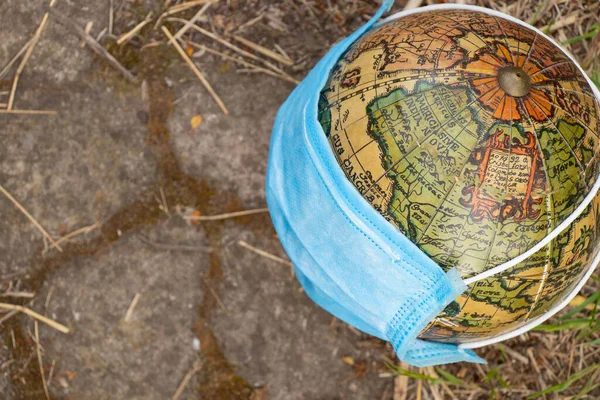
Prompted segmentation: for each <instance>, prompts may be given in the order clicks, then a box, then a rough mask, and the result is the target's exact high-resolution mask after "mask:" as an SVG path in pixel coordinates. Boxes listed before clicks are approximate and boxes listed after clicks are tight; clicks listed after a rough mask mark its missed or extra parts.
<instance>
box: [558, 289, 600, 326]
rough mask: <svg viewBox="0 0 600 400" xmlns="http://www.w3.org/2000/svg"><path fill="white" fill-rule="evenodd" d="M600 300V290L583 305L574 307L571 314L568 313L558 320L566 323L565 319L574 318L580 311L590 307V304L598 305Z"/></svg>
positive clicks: (570, 311)
mask: <svg viewBox="0 0 600 400" xmlns="http://www.w3.org/2000/svg"><path fill="white" fill-rule="evenodd" d="M598 299H600V290H598V291H596V292H594V294H592V295H591V296H590V297H588V298H587V299H585V301H584V302H583V303H581V304H580V305H578V306H577V307H573V308H572V309H570V310H569V312H567V313H566V314H565V315H563V316H562V317H560V318H559V319H558V320H559V321H564V320H565V319H568V318H570V317H572V316H573V315H575V314H577V313H578V312H579V311H581V310H583V309H584V308H586V307H587V306H588V304H591V303H596V302H597V301H598Z"/></svg>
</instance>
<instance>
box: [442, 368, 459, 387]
mask: <svg viewBox="0 0 600 400" xmlns="http://www.w3.org/2000/svg"><path fill="white" fill-rule="evenodd" d="M435 370H436V371H437V373H438V374H440V375H441V376H442V377H444V380H445V381H446V383H448V384H451V385H457V386H464V385H465V382H464V381H463V380H462V379H460V378H458V377H456V376H454V375H452V374H451V373H450V372H448V371H444V370H443V369H441V368H440V367H435Z"/></svg>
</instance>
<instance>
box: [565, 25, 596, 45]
mask: <svg viewBox="0 0 600 400" xmlns="http://www.w3.org/2000/svg"><path fill="white" fill-rule="evenodd" d="M599 32H600V25H598V24H594V25H592V29H591V30H590V31H589V32H586V33H584V34H583V35H579V36H575V37H572V38H570V39H567V40H565V41H564V42H562V43H561V44H562V45H563V46H566V45H569V44H573V43H577V42H580V41H582V40H585V39H589V38H593V37H595V36H596V35H597V34H598V33H599Z"/></svg>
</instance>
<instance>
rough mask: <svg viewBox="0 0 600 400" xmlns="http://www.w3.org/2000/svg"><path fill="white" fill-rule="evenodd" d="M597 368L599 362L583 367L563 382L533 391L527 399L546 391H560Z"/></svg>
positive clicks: (541, 394)
mask: <svg viewBox="0 0 600 400" xmlns="http://www.w3.org/2000/svg"><path fill="white" fill-rule="evenodd" d="M599 368H600V364H596V365H592V366H590V367H587V368H584V369H582V370H581V371H578V372H576V373H574V374H572V375H571V376H570V377H568V378H567V380H565V381H564V382H561V383H559V384H558V385H554V386H552V387H549V388H548V389H545V390H542V391H541V392H537V393H534V394H532V395H530V396H528V397H527V400H531V399H535V398H537V397H540V396H543V395H545V394H548V393H554V392H562V391H564V390H566V389H568V388H569V387H570V386H571V385H572V384H574V383H575V382H577V381H578V380H580V379H581V378H583V377H585V376H586V375H587V374H589V373H591V372H593V371H595V370H597V369H599Z"/></svg>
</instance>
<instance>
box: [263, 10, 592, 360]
mask: <svg viewBox="0 0 600 400" xmlns="http://www.w3.org/2000/svg"><path fill="white" fill-rule="evenodd" d="M390 6H391V2H390V1H385V2H383V5H382V7H381V9H380V10H379V11H378V13H377V14H376V15H375V16H374V17H373V18H372V19H371V20H370V21H369V22H368V23H366V24H365V25H364V26H363V27H361V28H360V29H359V30H357V31H356V32H354V33H353V34H352V35H351V36H349V37H347V38H345V39H344V40H342V41H341V42H340V43H338V44H337V45H336V46H334V47H333V48H332V49H331V50H330V52H329V53H327V55H326V56H325V57H324V58H323V59H322V60H321V61H320V62H319V63H318V64H317V65H316V66H315V67H314V69H313V70H312V71H311V72H310V73H309V75H308V76H307V77H306V78H305V79H304V80H303V81H302V83H301V84H300V85H299V86H298V87H297V88H296V89H295V90H294V91H293V93H292V94H291V95H290V96H289V98H288V99H287V100H286V102H285V103H284V104H283V105H282V107H281V109H280V110H279V113H278V115H277V118H276V121H275V125H274V128H273V135H272V139H271V149H270V155H269V166H268V171H267V201H268V204H269V209H270V211H271V215H272V219H273V223H274V225H275V228H276V230H277V233H278V236H279V238H280V240H281V242H282V244H283V246H284V248H285V250H286V252H287V253H288V255H289V256H290V259H291V260H292V262H293V264H294V267H295V269H296V272H297V277H298V280H299V281H300V283H301V284H302V286H303V287H304V289H305V291H306V293H307V294H308V295H309V296H310V297H311V298H312V299H313V300H314V301H315V302H316V303H317V304H319V305H320V306H322V307H323V308H324V309H326V310H327V311H329V312H330V313H332V314H333V315H335V316H337V317H338V318H340V319H342V320H344V321H345V322H347V323H349V324H352V325H353V326H355V327H356V328H358V329H360V330H362V331H364V332H366V333H369V334H371V335H374V336H377V337H379V338H381V339H383V340H387V341H389V342H391V344H392V346H393V347H394V349H395V351H396V353H397V355H398V357H399V358H400V359H401V360H403V361H405V362H407V363H409V364H411V365H415V366H428V365H437V364H443V363H449V362H457V361H468V362H484V360H482V359H481V358H479V357H478V356H477V355H476V354H475V353H474V352H473V351H472V350H471V349H472V348H476V347H480V346H483V345H486V344H490V343H495V342H497V341H500V340H504V339H507V338H510V337H514V336H516V335H519V334H521V333H523V332H526V331H527V330H529V329H531V328H532V327H534V326H535V325H538V324H540V323H541V322H543V321H544V320H546V319H547V318H549V317H550V316H551V315H553V314H554V313H556V312H557V311H558V310H560V309H561V308H562V307H564V305H566V304H567V303H568V302H569V300H570V299H571V298H572V297H574V296H575V295H576V293H577V292H578V291H579V289H580V288H581V286H582V285H583V284H584V283H585V281H586V280H587V279H588V278H589V276H590V275H591V273H592V272H593V270H594V268H595V266H596V265H597V264H598V261H599V257H600V256H599V251H598V250H599V249H600V246H599V245H598V244H599V243H598V242H599V241H600V227H599V226H600V224H598V220H599V218H600V215H599V214H600V196H599V195H597V193H598V187H599V186H600V180H599V179H597V178H598V172H599V171H598V169H599V165H600V164H599V160H598V157H597V155H598V154H599V152H598V147H599V146H600V139H599V135H600V118H599V115H600V105H599V101H598V98H600V94H599V93H598V90H597V88H596V87H595V86H594V85H593V84H591V83H590V81H589V79H588V78H587V77H586V76H585V73H584V72H583V71H582V70H581V68H580V67H579V66H578V65H577V64H576V63H575V61H574V60H573V59H572V58H571V57H570V56H568V55H567V54H566V53H565V52H563V51H562V50H561V49H560V47H559V46H558V45H557V44H556V43H554V42H553V41H552V40H551V39H549V38H548V37H546V36H545V35H544V34H543V33H541V32H539V31H538V30H536V29H535V28H532V27H530V26H529V25H526V24H525V23H523V22H521V21H518V20H516V19H514V18H512V17H509V16H507V15H504V14H501V13H498V12H494V11H491V10H487V9H483V8H479V7H473V6H457V5H443V6H431V7H423V8H420V9H416V10H411V11H409V12H401V13H398V14H395V15H392V16H391V17H388V18H387V19H385V20H383V21H381V22H377V20H378V19H379V18H380V17H381V14H382V13H383V12H384V11H386V10H388V9H389V7H390Z"/></svg>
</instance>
